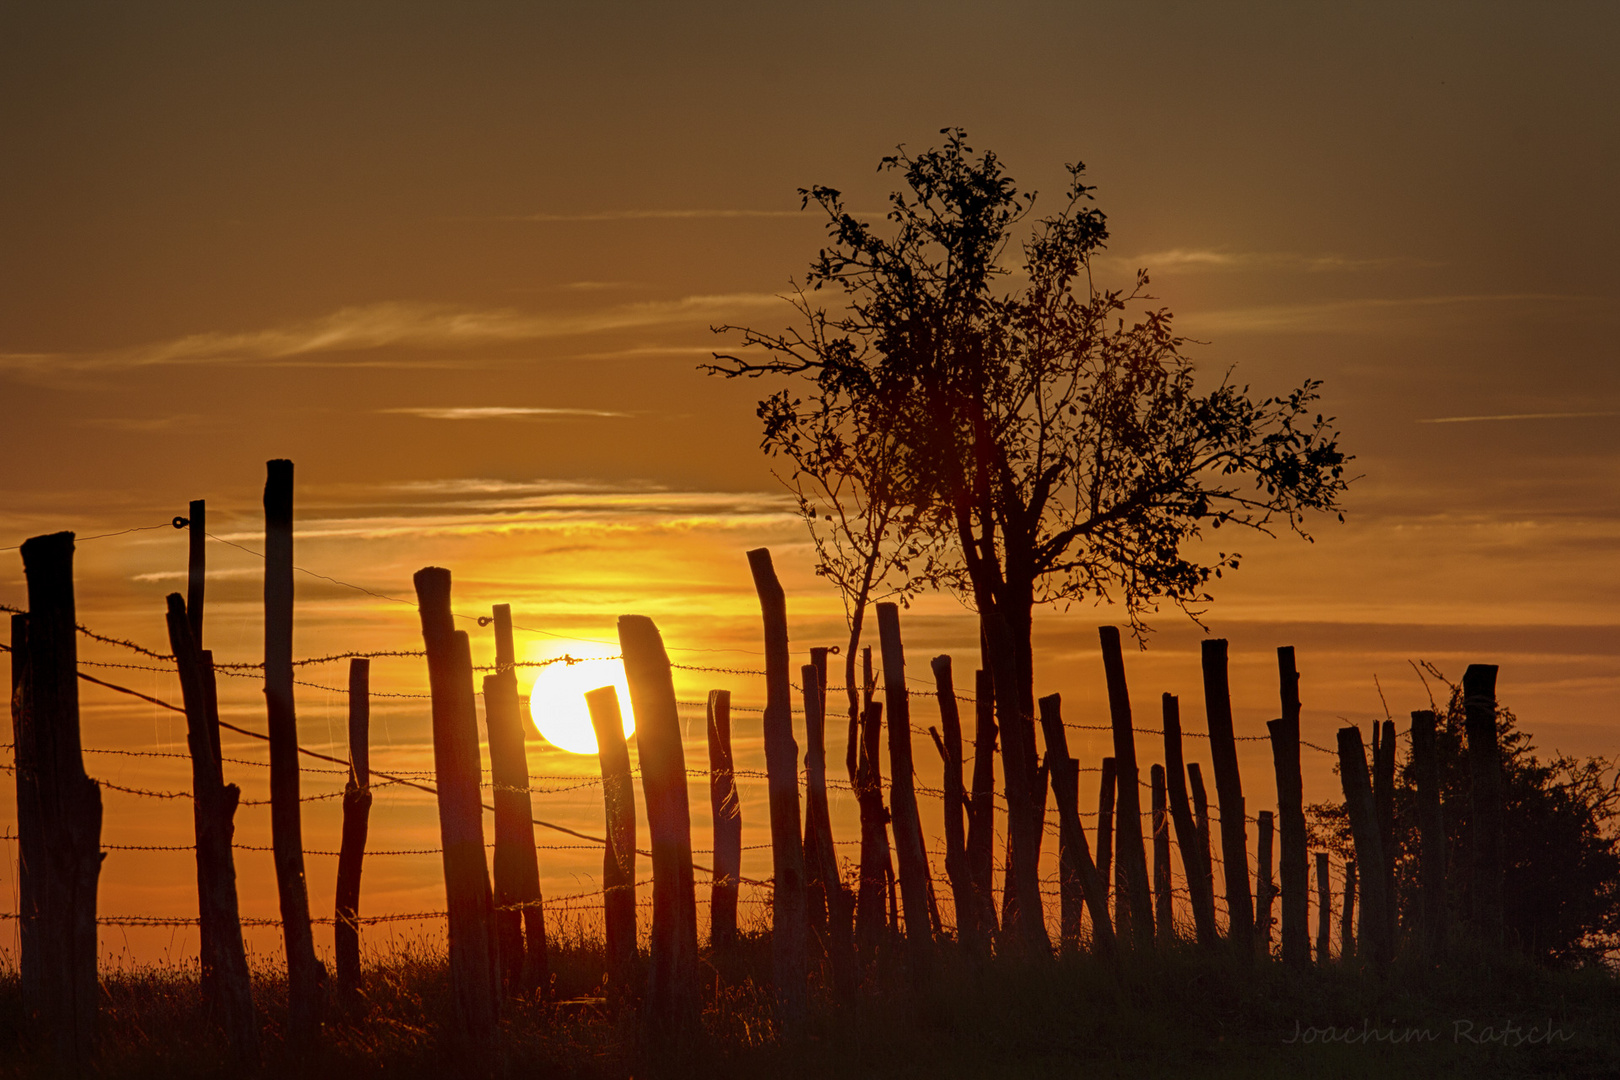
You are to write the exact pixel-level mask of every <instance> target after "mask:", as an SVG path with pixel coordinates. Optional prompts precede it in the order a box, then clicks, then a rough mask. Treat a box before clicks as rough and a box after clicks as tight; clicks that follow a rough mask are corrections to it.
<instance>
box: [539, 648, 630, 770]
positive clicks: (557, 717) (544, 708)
mask: <svg viewBox="0 0 1620 1080" xmlns="http://www.w3.org/2000/svg"><path fill="white" fill-rule="evenodd" d="M608 685H611V686H613V687H614V688H615V689H616V690H617V691H618V693H619V712H620V714H621V715H622V717H623V720H624V737H625V738H626V739H628V738H630V736H631V735H634V734H635V731H636V718H635V714H634V713H632V712H631V711H630V687H629V685H628V684H627V683H626V682H625V678H624V665H623V664H622V663H620V662H619V661H617V660H587V661H585V662H583V663H578V664H552V665H551V666H549V667H543V668H541V669H540V674H538V675H536V676H535V679H534V686H533V687H532V688H531V689H530V690H529V717H530V719H531V720H533V721H534V726H535V730H537V731H538V732H539V733H540V737H541V738H543V739H545V740H546V741H547V742H549V743H551V744H552V745H553V746H556V747H559V748H560V749H563V750H567V751H568V752H569V753H571V754H594V753H596V749H597V748H596V729H595V728H593V727H592V726H591V714H590V710H588V709H587V708H586V707H585V691H587V690H595V689H596V688H597V687H598V686H608Z"/></svg>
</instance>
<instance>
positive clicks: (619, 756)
mask: <svg viewBox="0 0 1620 1080" xmlns="http://www.w3.org/2000/svg"><path fill="white" fill-rule="evenodd" d="M585 707H586V709H587V711H589V712H590V714H591V727H592V729H593V730H594V731H595V732H596V755H597V758H598V760H600V761H601V764H602V810H603V814H604V817H605V819H606V823H607V832H606V836H607V846H606V848H605V849H604V850H603V852H602V916H603V921H604V923H605V924H606V927H605V929H606V939H607V976H608V1001H609V1003H610V1004H611V1005H612V1006H613V1007H614V1008H617V1007H619V1006H620V1005H623V1004H624V1003H625V1002H627V1001H632V1000H634V999H635V997H636V988H635V984H636V978H635V971H636V789H635V785H634V783H633V782H632V781H631V779H630V748H629V746H628V745H626V743H625V741H624V716H623V714H622V713H621V712H620V711H619V692H618V690H616V689H615V688H614V687H612V686H600V687H597V688H596V689H595V690H587V691H586V692H585Z"/></svg>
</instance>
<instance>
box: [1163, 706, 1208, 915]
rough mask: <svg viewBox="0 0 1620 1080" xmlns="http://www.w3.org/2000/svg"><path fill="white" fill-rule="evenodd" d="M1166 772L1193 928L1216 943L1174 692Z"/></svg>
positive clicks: (1167, 718)
mask: <svg viewBox="0 0 1620 1080" xmlns="http://www.w3.org/2000/svg"><path fill="white" fill-rule="evenodd" d="M1163 705H1164V773H1165V783H1166V785H1167V786H1168V792H1167V794H1168V795H1169V798H1170V819H1171V820H1172V821H1173V822H1175V826H1176V846H1177V847H1178V848H1180V850H1181V869H1182V870H1183V872H1185V874H1186V875H1187V894H1188V897H1189V898H1190V900H1191V904H1192V913H1193V928H1194V931H1195V933H1196V934H1197V935H1198V943H1199V944H1200V945H1204V946H1209V945H1213V944H1215V940H1216V929H1215V896H1214V893H1213V892H1212V891H1211V890H1210V889H1209V887H1208V885H1209V870H1208V866H1207V865H1206V861H1207V859H1208V851H1207V845H1200V844H1199V842H1198V825H1197V823H1196V822H1195V821H1194V819H1193V813H1192V806H1191V804H1190V803H1188V801H1187V767H1186V764H1185V761H1184V759H1183V757H1182V752H1181V702H1180V701H1179V700H1178V699H1177V698H1176V696H1175V695H1174V694H1166V695H1164V701H1163Z"/></svg>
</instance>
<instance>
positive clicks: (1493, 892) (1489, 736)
mask: <svg viewBox="0 0 1620 1080" xmlns="http://www.w3.org/2000/svg"><path fill="white" fill-rule="evenodd" d="M1463 713H1464V724H1465V725H1466V729H1467V734H1468V779H1469V785H1468V806H1469V832H1470V833H1471V835H1470V837H1469V844H1468V846H1469V848H1470V849H1471V852H1472V855H1473V858H1472V859H1471V860H1470V861H1471V863H1472V867H1473V888H1472V889H1471V894H1472V896H1473V901H1474V920H1473V921H1474V927H1475V932H1476V933H1478V934H1479V935H1480V938H1481V939H1482V940H1483V941H1484V942H1485V943H1486V944H1487V945H1495V946H1500V945H1501V944H1502V941H1503V920H1502V867H1503V852H1502V819H1503V814H1502V749H1501V746H1500V745H1499V743H1498V741H1497V730H1496V665H1495V664H1469V665H1468V670H1467V671H1465V672H1463ZM1370 870H1371V868H1370V867H1363V868H1362V871H1361V873H1362V876H1363V877H1367V876H1369V875H1370ZM1362 907H1366V904H1365V902H1363V904H1362Z"/></svg>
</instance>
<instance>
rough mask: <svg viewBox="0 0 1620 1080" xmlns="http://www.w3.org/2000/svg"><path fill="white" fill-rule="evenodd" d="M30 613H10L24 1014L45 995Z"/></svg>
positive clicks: (29, 1013) (41, 848)
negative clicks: (30, 692)
mask: <svg viewBox="0 0 1620 1080" xmlns="http://www.w3.org/2000/svg"><path fill="white" fill-rule="evenodd" d="M30 666H31V665H30V664H29V660H28V616H27V615H23V614H13V615H12V616H11V745H12V761H13V762H14V763H15V765H16V770H17V771H16V773H15V776H16V778H17V781H16V783H17V936H18V938H19V941H18V945H19V950H18V952H19V955H18V958H17V960H18V963H17V966H18V968H19V969H20V971H19V974H20V976H21V981H22V999H23V1012H24V1015H25V1016H27V1017H29V1018H30V1019H32V1017H33V1015H34V1012H35V1010H36V1009H38V1008H39V1007H40V1003H41V1002H43V1001H44V999H45V990H44V983H43V981H42V980H43V974H44V973H43V971H42V969H41V967H40V959H39V935H40V932H41V930H42V929H43V923H41V921H40V910H39V894H40V889H41V887H42V885H43V882H44V879H45V873H46V870H45V830H44V826H43V824H42V823H41V821H40V813H41V806H40V791H39V754H38V751H37V749H36V743H37V738H36V736H35V734H34V720H33V716H32V709H31V707H30V704H29V701H28V672H29V668H30Z"/></svg>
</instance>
